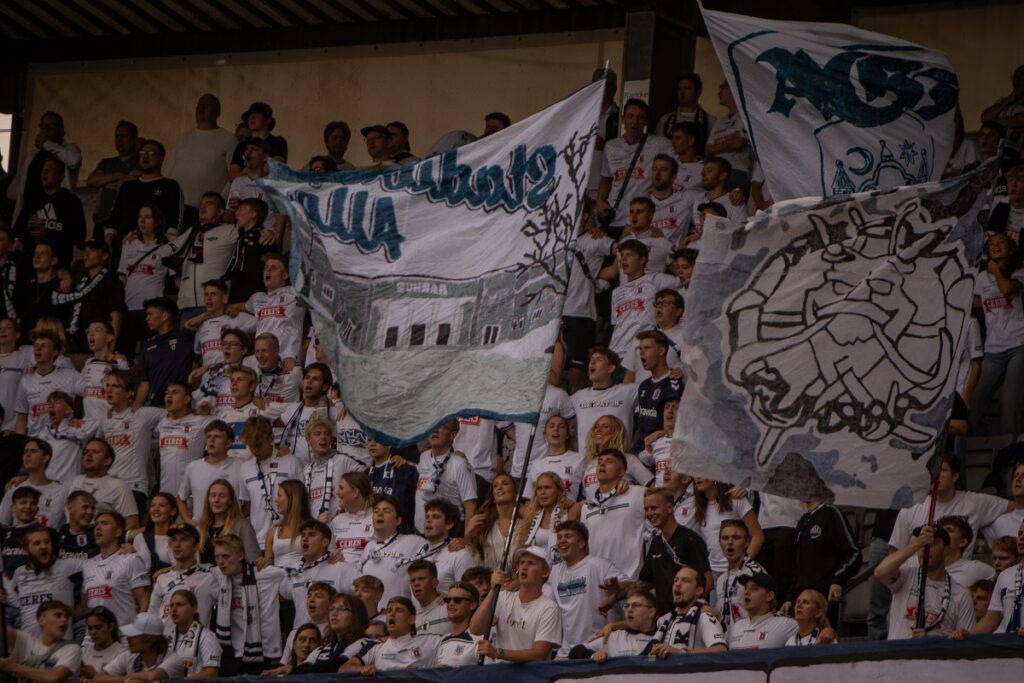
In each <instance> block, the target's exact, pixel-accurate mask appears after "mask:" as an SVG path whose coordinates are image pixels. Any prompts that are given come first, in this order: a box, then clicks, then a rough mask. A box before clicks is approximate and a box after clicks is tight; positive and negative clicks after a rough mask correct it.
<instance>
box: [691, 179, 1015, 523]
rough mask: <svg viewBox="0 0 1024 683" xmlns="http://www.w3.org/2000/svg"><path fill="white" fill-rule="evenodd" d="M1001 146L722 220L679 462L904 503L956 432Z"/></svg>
mask: <svg viewBox="0 0 1024 683" xmlns="http://www.w3.org/2000/svg"><path fill="white" fill-rule="evenodd" d="M997 170H998V169H997V167H996V165H995V163H994V162H990V163H988V164H986V165H985V166H983V167H982V168H980V169H978V170H977V171H975V172H973V173H970V174H967V175H964V176H960V177H958V178H954V179H951V180H945V181H940V182H935V183H926V184H922V185H914V186H911V187H905V188H900V189H897V190H890V191H886V192H872V193H865V194H858V195H853V196H850V197H844V198H832V199H823V200H810V199H805V200H792V201H789V202H783V203H781V204H777V205H775V206H774V207H772V209H771V210H769V211H768V212H761V213H758V214H757V215H756V216H754V217H753V218H752V219H751V220H750V221H749V222H748V223H747V224H746V226H739V227H735V226H728V225H726V226H724V227H721V228H717V229H710V230H709V229H706V230H705V232H704V237H703V238H702V239H701V245H702V247H701V250H700V256H699V258H698V260H697V264H696V267H695V268H694V272H693V277H692V280H691V284H690V293H689V296H688V297H687V307H686V321H685V323H684V328H683V334H684V339H685V344H684V348H685V349H686V352H685V355H684V358H683V362H684V366H685V371H686V376H687V382H686V390H685V392H684V394H683V398H682V403H681V405H680V408H679V418H678V420H677V422H676V428H675V434H674V436H673V445H672V455H673V463H674V466H675V468H676V469H677V470H679V471H680V472H686V473H687V474H691V475H694V476H701V477H709V478H712V479H716V480H720V481H729V482H734V483H740V482H749V485H750V487H751V488H753V489H755V490H758V491H765V492H768V493H775V494H778V495H782V496H785V497H788V498H797V499H801V500H821V499H825V498H828V497H829V496H830V495H834V496H835V501H836V502H837V503H840V504H849V505H858V506H866V507H875V508H881V507H902V506H906V505H909V504H911V503H913V502H915V501H919V500H921V499H923V498H924V496H925V495H926V493H927V489H928V485H929V482H930V481H931V474H930V473H929V468H928V465H929V464H930V462H931V461H932V460H933V458H934V456H935V455H936V453H938V452H939V451H940V450H941V448H942V443H941V439H942V437H943V436H944V434H945V424H946V421H947V419H948V418H949V414H950V408H951V406H952V401H953V393H954V391H955V388H954V387H955V383H956V375H957V368H958V364H959V360H960V354H961V349H962V346H963V344H964V343H966V342H965V335H966V325H967V321H968V319H969V317H970V313H971V300H972V293H973V283H974V275H975V273H976V272H977V263H978V260H979V258H980V255H981V251H982V245H983V242H984V231H983V226H984V222H985V220H986V218H987V207H988V188H989V187H990V186H991V183H992V180H993V178H994V176H995V174H996V172H997Z"/></svg>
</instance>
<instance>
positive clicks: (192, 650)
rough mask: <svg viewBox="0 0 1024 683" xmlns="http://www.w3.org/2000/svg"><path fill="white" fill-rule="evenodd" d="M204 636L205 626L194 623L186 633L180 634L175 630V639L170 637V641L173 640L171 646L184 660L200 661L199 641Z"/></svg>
mask: <svg viewBox="0 0 1024 683" xmlns="http://www.w3.org/2000/svg"><path fill="white" fill-rule="evenodd" d="M202 635H203V625H202V624H200V623H199V622H198V621H193V622H192V624H191V625H190V626H189V627H188V630H187V631H185V632H184V633H179V632H178V629H177V628H175V629H174V639H173V640H171V637H170V636H168V640H171V643H170V646H171V649H172V650H174V651H175V652H176V653H178V655H179V656H180V657H181V658H182V659H184V660H188V659H191V660H192V661H193V662H196V661H198V660H199V641H200V639H201V638H202ZM187 673H197V672H196V671H189V672H187Z"/></svg>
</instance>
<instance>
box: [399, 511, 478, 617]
mask: <svg viewBox="0 0 1024 683" xmlns="http://www.w3.org/2000/svg"><path fill="white" fill-rule="evenodd" d="M458 523H459V508H457V507H455V506H454V505H452V504H451V503H449V502H448V501H446V500H441V499H434V500H431V501H428V502H427V505H426V511H425V512H424V516H423V537H424V538H425V539H426V541H427V542H426V543H425V544H424V545H423V548H422V549H421V550H420V551H419V552H418V553H416V559H417V560H428V561H429V562H431V563H433V565H434V567H435V569H436V572H435V578H436V579H437V582H438V590H439V591H441V592H442V593H444V592H445V591H447V590H448V586H450V585H451V584H453V583H455V582H456V581H458V580H459V579H461V578H462V575H463V574H464V573H465V572H466V570H468V569H470V568H472V567H473V566H475V565H476V561H475V560H474V559H473V555H472V554H471V553H470V552H469V551H468V550H467V549H465V548H461V549H460V550H451V549H449V545H450V543H451V541H452V538H451V533H452V529H454V528H455V526H456V525H457V524H458ZM410 571H411V568H410ZM423 604H424V603H423V601H422V600H421V601H420V605H421V606H422V605H423ZM416 624H417V629H419V624H420V619H417V620H416Z"/></svg>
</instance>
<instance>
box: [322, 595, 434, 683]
mask: <svg viewBox="0 0 1024 683" xmlns="http://www.w3.org/2000/svg"><path fill="white" fill-rule="evenodd" d="M385 612H386V614H387V626H388V639H387V640H385V641H384V642H383V643H381V644H380V645H377V646H375V647H374V648H373V649H371V650H370V651H369V652H367V653H365V654H363V655H361V656H355V657H352V658H351V659H349V660H348V661H347V662H345V664H344V665H343V666H342V667H341V671H342V672H345V671H358V672H359V673H360V674H361V675H363V676H373V675H375V674H376V673H377V672H378V671H400V670H403V669H429V668H431V667H433V666H434V659H435V657H436V656H437V647H438V645H440V644H441V636H439V635H434V634H425V635H424V634H420V633H417V632H416V628H415V624H416V607H415V606H414V605H413V603H412V601H410V600H409V598H405V597H394V598H391V599H390V600H388V605H387V609H386V610H385Z"/></svg>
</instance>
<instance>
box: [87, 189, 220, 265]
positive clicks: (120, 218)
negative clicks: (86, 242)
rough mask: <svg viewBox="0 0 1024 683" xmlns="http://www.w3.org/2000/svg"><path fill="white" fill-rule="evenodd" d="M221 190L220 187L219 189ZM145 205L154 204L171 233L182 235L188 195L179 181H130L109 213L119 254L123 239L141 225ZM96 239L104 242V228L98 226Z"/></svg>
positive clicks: (109, 224) (120, 191)
mask: <svg viewBox="0 0 1024 683" xmlns="http://www.w3.org/2000/svg"><path fill="white" fill-rule="evenodd" d="M217 189H219V188H217ZM145 202H153V203H155V204H157V205H158V206H159V207H160V210H161V211H163V212H164V220H165V222H166V224H167V229H168V230H177V231H178V232H181V215H182V208H183V206H184V203H185V196H184V195H183V194H182V193H181V186H179V185H178V181H177V180H172V179H171V178H157V179H156V180H142V179H141V178H136V179H135V180H128V181H126V182H124V183H122V184H121V189H120V190H119V191H118V193H117V199H115V200H114V207H113V208H112V209H111V210H110V220H109V221H108V222H107V225H106V227H107V228H109V229H110V230H116V231H117V238H116V239H115V240H114V244H115V246H116V247H117V249H118V251H120V247H119V246H118V245H120V244H121V241H122V240H123V239H124V236H125V235H127V234H128V233H129V232H131V231H132V230H134V229H135V228H136V227H138V225H139V208H141V207H142V205H143V204H144V203H145ZM96 228H97V234H96V239H103V234H102V229H103V228H102V226H99V225H97V226H96Z"/></svg>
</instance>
